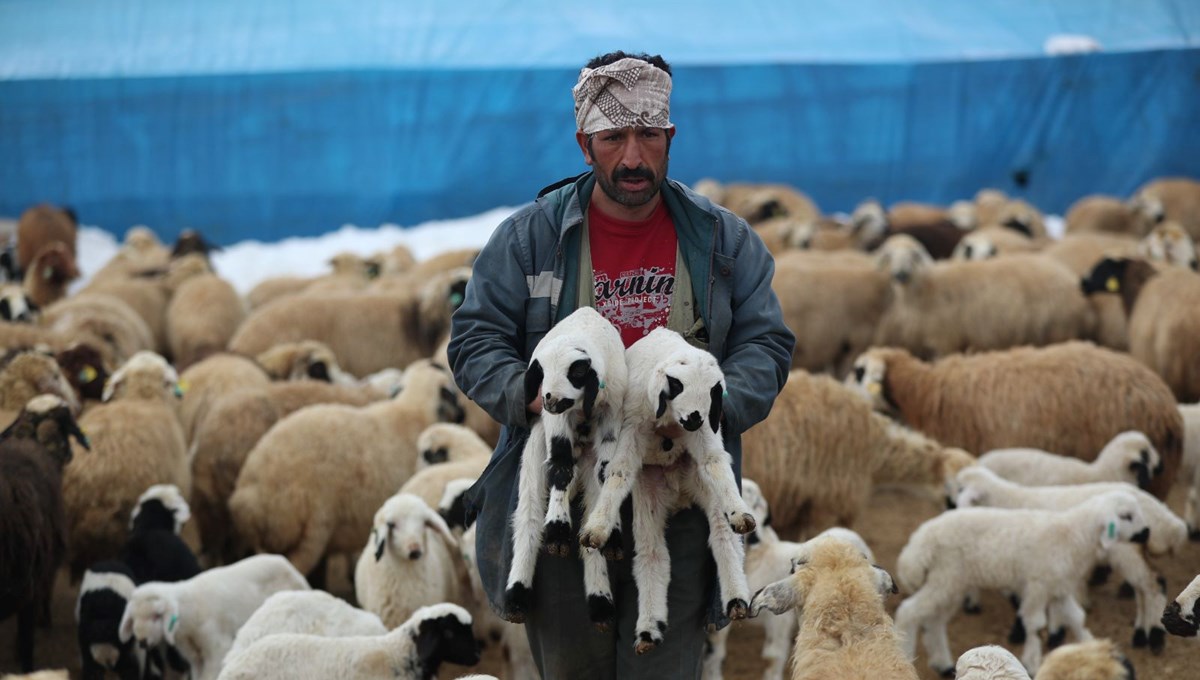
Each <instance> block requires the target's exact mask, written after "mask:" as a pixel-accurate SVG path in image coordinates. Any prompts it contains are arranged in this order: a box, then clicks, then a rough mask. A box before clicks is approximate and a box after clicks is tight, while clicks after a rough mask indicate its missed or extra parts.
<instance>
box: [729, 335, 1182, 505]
mask: <svg viewBox="0 0 1200 680" xmlns="http://www.w3.org/2000/svg"><path fill="white" fill-rule="evenodd" d="M872 364H874V366H875V367H874V368H873V369H870V370H868V367H869V366H870V365H872ZM855 366H856V369H855V370H856V373H855V375H856V377H857V378H858V381H857V382H856V386H857V388H859V389H862V390H863V391H864V392H866V393H868V396H869V393H871V392H873V393H874V394H875V395H878V399H879V400H880V401H881V402H882V403H885V404H887V405H888V407H889V408H890V409H892V410H894V411H895V412H896V413H897V414H898V415H899V417H900V418H901V419H902V420H903V421H904V422H905V423H906V424H908V425H909V426H910V427H913V428H915V429H917V430H919V431H921V432H923V433H924V434H926V435H928V436H930V437H933V438H934V439H937V440H938V441H940V442H942V443H943V444H946V445H947V446H957V447H961V448H963V449H966V450H968V451H991V450H992V449H999V448H1007V447H1016V446H1022V447H1030V448H1037V449H1042V450H1044V451H1054V452H1056V453H1060V454H1062V455H1065V456H1071V457H1074V458H1079V459H1081V460H1085V461H1086V460H1091V459H1092V458H1093V457H1094V456H1095V455H1096V453H1097V452H1098V451H1100V449H1101V448H1103V447H1104V445H1105V444H1106V443H1107V442H1108V441H1109V440H1111V439H1112V438H1113V437H1115V436H1116V435H1117V434H1119V433H1121V432H1125V431H1128V430H1137V431H1139V432H1142V433H1144V434H1145V435H1146V437H1147V438H1149V440H1150V442H1151V443H1152V444H1153V445H1154V448H1155V449H1156V450H1157V451H1158V453H1159V456H1160V458H1161V460H1162V465H1163V472H1162V474H1160V475H1157V476H1155V477H1154V479H1153V481H1152V482H1151V484H1150V487H1149V490H1150V492H1151V493H1153V494H1154V495H1155V496H1157V497H1158V498H1165V497H1166V494H1167V491H1168V490H1170V488H1171V484H1172V483H1174V481H1175V475H1176V474H1177V470H1178V469H1179V464H1180V458H1181V457H1182V446H1183V421H1182V419H1181V417H1180V415H1179V411H1178V410H1177V409H1176V408H1175V397H1174V396H1173V395H1172V394H1171V391H1170V389H1168V388H1167V386H1166V384H1165V383H1163V381H1162V379H1161V378H1159V377H1158V376H1157V375H1155V374H1154V372H1153V371H1151V370H1150V369H1148V368H1146V367H1145V366H1143V365H1142V364H1140V363H1139V362H1138V361H1137V360H1136V359H1134V358H1133V357H1130V356H1126V355H1123V354H1118V353H1116V352H1112V351H1109V350H1106V349H1101V348H1098V347H1096V346H1094V345H1091V344H1089V343H1082V342H1070V343H1064V344H1061V345H1054V346H1051V347H1045V348H1029V347H1022V348H1017V349H1012V350H1007V351H1004V352H987V353H981V354H976V355H971V356H957V357H947V358H945V359H942V360H940V361H938V362H937V363H934V364H926V363H924V362H922V361H920V360H918V359H916V358H914V357H913V356H912V355H910V354H909V353H908V352H905V351H904V350H900V349H889V348H879V349H872V350H870V351H868V352H866V353H865V354H863V356H861V357H859V360H858V361H857V362H856V363H855ZM858 368H863V371H861V372H859V371H858ZM868 374H870V375H871V376H872V377H871V378H870V379H869V381H868ZM872 385H873V386H872ZM869 398H870V397H869ZM746 459H747V460H748V461H749V460H754V457H753V456H747V457H746ZM756 478H758V479H762V478H763V475H762V474H756Z"/></svg>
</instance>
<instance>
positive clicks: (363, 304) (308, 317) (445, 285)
mask: <svg viewBox="0 0 1200 680" xmlns="http://www.w3.org/2000/svg"><path fill="white" fill-rule="evenodd" d="M469 276H470V270H466V269H455V270H451V271H449V272H446V273H444V274H441V275H439V276H437V277H436V278H434V279H432V280H429V281H427V282H426V283H425V284H424V285H423V286H421V288H420V289H419V290H408V289H406V290H405V291H397V292H395V293H374V294H354V295H323V296H316V297H307V296H305V297H287V298H283V299H280V300H278V301H277V303H276V304H271V305H268V306H266V307H263V308H260V309H256V310H255V311H254V312H253V313H251V314H250V316H249V318H247V319H246V321H245V323H243V324H242V326H241V327H240V328H239V329H238V331H237V333H236V334H235V335H234V336H233V339H232V340H231V341H230V343H229V348H230V350H231V351H233V352H236V353H238V354H242V355H245V356H257V355H259V354H261V353H262V352H264V351H266V350H268V349H270V348H271V347H273V346H275V345H277V344H279V343H281V342H296V341H300V340H318V341H320V342H323V343H325V344H326V345H328V346H329V348H330V349H331V350H333V352H334V354H335V355H336V356H337V358H338V363H339V364H341V366H342V368H344V369H345V370H347V371H349V372H350V373H352V374H354V375H356V376H359V377H361V376H364V375H366V374H368V373H374V372H375V371H379V370H382V369H384V368H388V367H402V366H407V365H408V364H410V363H412V362H413V361H416V360H417V359H421V358H425V357H428V356H430V355H431V354H433V351H434V349H436V348H437V346H438V343H439V342H440V341H441V340H442V336H443V335H445V333H446V332H447V330H448V329H449V324H450V314H451V313H452V312H453V311H454V310H455V309H457V308H458V305H459V304H462V295H463V291H464V289H465V285H466V280H467V278H469Z"/></svg>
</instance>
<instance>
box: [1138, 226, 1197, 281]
mask: <svg viewBox="0 0 1200 680" xmlns="http://www.w3.org/2000/svg"><path fill="white" fill-rule="evenodd" d="M1137 252H1138V255H1141V256H1142V257H1145V258H1147V259H1150V260H1152V261H1154V262H1159V263H1163V264H1167V265H1171V266H1173V267H1184V268H1186V269H1191V270H1192V271H1196V270H1197V269H1200V260H1197V259H1196V243H1195V241H1193V240H1192V237H1191V236H1189V235H1188V233H1187V231H1185V230H1184V228H1183V227H1181V226H1179V224H1177V223H1175V222H1163V223H1162V224H1160V225H1158V226H1157V227H1155V228H1154V230H1153V231H1151V232H1150V233H1149V234H1146V237H1145V238H1143V239H1142V240H1141V241H1140V242H1139V243H1138V251H1137Z"/></svg>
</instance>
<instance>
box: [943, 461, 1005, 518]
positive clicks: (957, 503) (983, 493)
mask: <svg viewBox="0 0 1200 680" xmlns="http://www.w3.org/2000/svg"><path fill="white" fill-rule="evenodd" d="M1011 486H1013V484H1012V482H1009V481H1008V480H1005V479H1004V478H1002V477H1000V476H999V475H997V474H996V473H995V472H992V471H991V470H989V469H988V468H986V467H983V466H982V465H971V466H969V467H965V468H963V469H962V470H959V471H958V474H957V475H955V476H954V481H953V482H952V483H949V484H947V489H948V493H949V497H950V498H952V499H953V503H952V505H953V506H954V507H958V508H979V507H987V506H988V505H990V504H991V500H990V496H991V495H992V493H994V492H995V491H997V490H1000V491H1003V490H1004V489H1005V488H1006V487H1011Z"/></svg>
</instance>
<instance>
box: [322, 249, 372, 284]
mask: <svg viewBox="0 0 1200 680" xmlns="http://www.w3.org/2000/svg"><path fill="white" fill-rule="evenodd" d="M326 264H328V265H329V268H330V269H332V270H333V273H334V275H335V276H353V277H358V278H362V279H372V278H375V277H374V276H370V266H369V264H368V261H367V258H365V257H363V256H362V255H359V254H357V253H338V254H336V255H334V256H333V257H331V258H329V260H328V261H327V262H326ZM378 275H379V271H378V267H376V271H375V276H378Z"/></svg>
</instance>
